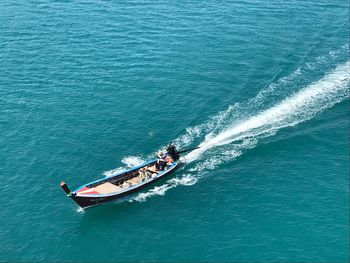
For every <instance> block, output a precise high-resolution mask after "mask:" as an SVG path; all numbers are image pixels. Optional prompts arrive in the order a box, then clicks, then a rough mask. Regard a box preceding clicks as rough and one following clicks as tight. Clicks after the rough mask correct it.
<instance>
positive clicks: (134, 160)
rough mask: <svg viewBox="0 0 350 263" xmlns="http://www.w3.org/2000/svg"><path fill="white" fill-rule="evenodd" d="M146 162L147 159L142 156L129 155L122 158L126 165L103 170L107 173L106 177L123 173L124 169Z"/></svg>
mask: <svg viewBox="0 0 350 263" xmlns="http://www.w3.org/2000/svg"><path fill="white" fill-rule="evenodd" d="M144 162H145V160H144V159H143V158H141V157H140V156H127V157H125V158H123V159H122V163H123V164H125V167H118V168H115V169H112V170H109V171H105V172H103V175H105V176H106V177H110V176H113V175H116V174H118V173H121V172H123V171H126V170H128V169H129V168H132V167H135V166H138V165H141V164H143V163H144Z"/></svg>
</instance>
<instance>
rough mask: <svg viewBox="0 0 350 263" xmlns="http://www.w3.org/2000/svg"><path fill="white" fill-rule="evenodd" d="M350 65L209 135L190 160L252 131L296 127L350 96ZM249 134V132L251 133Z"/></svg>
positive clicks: (191, 154)
mask: <svg viewBox="0 0 350 263" xmlns="http://www.w3.org/2000/svg"><path fill="white" fill-rule="evenodd" d="M349 66H350V62H349V61H348V62H346V63H344V64H342V65H340V66H338V67H337V68H336V69H335V70H333V71H332V72H331V73H329V74H327V75H325V76H324V77H323V78H322V79H321V80H319V81H317V82H315V83H312V84H310V85H309V86H307V87H305V88H304V89H301V90H300V91H299V92H297V93H296V94H294V95H293V96H291V97H289V98H287V99H285V100H283V101H282V102H280V103H279V104H277V105H276V106H274V107H272V108H269V109H267V110H265V111H263V112H261V113H260V114H258V115H256V116H253V117H251V118H249V119H248V120H245V121H243V122H241V123H240V124H238V125H235V126H232V127H230V128H228V129H226V130H225V131H223V132H221V133H219V134H218V135H216V136H207V138H206V139H205V140H204V142H202V143H201V144H200V145H199V147H200V148H199V149H197V150H194V151H192V152H190V153H189V154H187V156H186V157H185V158H186V160H187V162H192V161H194V160H197V159H198V158H199V157H200V156H201V155H202V154H203V153H204V152H206V151H208V150H209V149H211V148H213V147H216V146H218V145H224V144H228V143H231V142H232V141H234V140H237V139H240V138H242V137H244V136H245V135H247V136H249V133H251V132H253V133H255V134H263V133H266V132H270V131H276V130H279V129H281V128H284V127H288V126H294V125H296V124H298V123H300V122H303V121H305V120H308V119H310V118H312V117H313V116H314V115H315V114H317V113H319V112H320V111H323V110H324V109H327V108H330V107H332V106H333V105H334V104H336V103H338V102H340V101H342V100H343V99H344V98H345V97H347V96H348V95H349V78H350V77H349ZM247 133H248V134H247Z"/></svg>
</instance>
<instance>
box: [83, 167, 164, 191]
mask: <svg viewBox="0 0 350 263" xmlns="http://www.w3.org/2000/svg"><path fill="white" fill-rule="evenodd" d="M148 170H149V171H151V172H152V178H153V177H154V176H156V175H157V174H158V173H159V172H158V171H157V170H156V167H155V165H153V166H151V167H148ZM143 181H144V180H142V178H141V175H140V173H138V175H137V176H135V177H133V178H131V179H129V180H127V181H125V182H124V183H123V185H119V186H117V185H115V184H112V183H110V182H105V183H103V184H100V185H98V186H95V187H91V188H89V187H84V188H82V189H80V190H79V191H78V192H77V195H78V196H84V195H95V194H111V193H116V192H121V191H123V190H125V189H128V188H130V187H132V186H135V185H138V184H141V183H142V182H143Z"/></svg>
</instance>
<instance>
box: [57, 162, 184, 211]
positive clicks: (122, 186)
mask: <svg viewBox="0 0 350 263" xmlns="http://www.w3.org/2000/svg"><path fill="white" fill-rule="evenodd" d="M156 162H157V159H155V160H152V161H149V162H146V163H144V164H142V165H140V166H137V167H134V168H132V169H130V170H128V171H124V172H121V173H118V174H116V175H113V176H111V177H107V178H102V179H99V180H96V181H93V182H90V183H87V184H84V185H82V186H80V187H79V188H77V189H76V190H75V191H71V190H70V189H69V187H68V186H67V184H66V183H65V182H61V187H62V189H63V190H64V191H65V192H66V193H67V196H68V197H70V198H72V199H73V200H74V201H75V202H76V203H77V204H78V205H79V206H80V207H81V208H83V209H85V208H89V207H92V206H96V205H99V204H102V203H105V202H109V201H112V200H116V199H118V198H121V197H124V196H127V195H130V194H132V193H134V192H136V191H139V190H140V189H142V188H144V187H146V186H148V185H150V184H151V183H154V182H156V181H157V180H159V179H161V178H164V177H165V176H166V175H169V174H170V173H172V172H173V171H175V170H176V169H177V168H178V167H179V166H180V164H181V162H180V161H179V160H175V161H173V162H172V163H171V165H169V166H167V167H166V168H165V169H164V170H163V171H157V170H156V167H155V163H156ZM145 167H147V170H148V174H147V176H145V174H143V176H142V170H141V169H142V168H145Z"/></svg>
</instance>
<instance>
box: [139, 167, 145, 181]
mask: <svg viewBox="0 0 350 263" xmlns="http://www.w3.org/2000/svg"><path fill="white" fill-rule="evenodd" d="M139 174H140V179H141V181H142V182H143V181H144V180H145V179H146V177H147V168H146V167H144V168H141V169H140V170H139Z"/></svg>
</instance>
